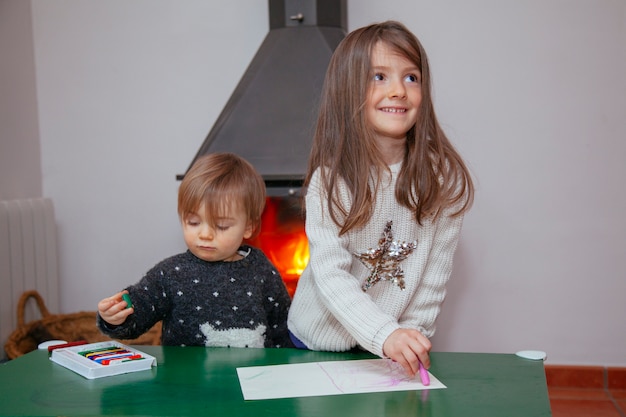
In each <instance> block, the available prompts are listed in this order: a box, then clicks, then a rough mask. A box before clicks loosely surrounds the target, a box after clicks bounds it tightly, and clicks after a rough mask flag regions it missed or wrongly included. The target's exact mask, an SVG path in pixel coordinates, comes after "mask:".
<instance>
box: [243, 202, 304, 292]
mask: <svg viewBox="0 0 626 417" xmlns="http://www.w3.org/2000/svg"><path fill="white" fill-rule="evenodd" d="M247 243H250V244H251V245H252V246H255V247H257V248H259V249H261V250H262V251H263V252H264V253H265V255H266V256H267V257H268V258H269V260H270V261H271V262H272V263H273V264H274V266H275V267H276V268H277V269H278V272H279V273H280V275H281V277H282V279H283V281H284V282H285V286H286V287H287V291H288V292H289V295H291V296H292V297H293V294H294V292H295V290H296V285H297V284H298V278H300V274H302V271H303V270H304V268H305V267H306V265H307V263H308V262H309V243H308V241H307V237H306V234H305V232H304V214H303V211H302V204H301V197H300V196H298V195H290V196H282V197H277V196H270V197H267V201H266V204H265V211H264V212H263V217H262V224H261V232H260V233H259V235H258V236H257V237H255V238H254V239H250V240H249V241H248V242H247Z"/></svg>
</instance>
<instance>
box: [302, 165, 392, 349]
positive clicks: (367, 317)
mask: <svg viewBox="0 0 626 417" xmlns="http://www.w3.org/2000/svg"><path fill="white" fill-rule="evenodd" d="M319 181H320V178H319V171H318V173H316V174H315V175H314V176H313V178H312V181H311V183H310V186H309V190H308V191H307V196H306V213H307V217H306V233H307V236H308V239H309V250H310V260H309V264H310V267H311V269H312V275H313V276H314V277H315V278H314V280H315V285H316V287H317V289H318V291H317V292H318V294H319V296H320V298H321V301H322V303H323V304H324V305H325V306H326V308H327V309H328V311H329V312H330V313H331V314H332V315H333V316H334V317H335V319H336V320H337V321H338V322H339V323H340V324H341V326H343V328H345V330H346V331H347V332H348V333H349V334H350V335H351V336H352V337H353V338H354V339H355V340H356V341H357V343H358V344H359V345H361V346H362V347H363V348H365V349H367V350H369V351H370V352H372V353H374V354H376V355H379V356H383V353H382V345H383V343H384V341H385V340H386V339H387V337H388V336H389V335H390V334H391V333H392V332H393V331H394V330H396V329H398V328H399V327H400V326H399V324H398V322H397V320H396V318H394V317H393V316H391V315H390V314H387V313H385V312H384V311H383V310H382V309H381V308H380V307H379V306H378V305H376V304H375V303H374V301H373V300H372V299H371V297H369V296H368V295H367V294H366V293H365V292H363V290H362V289H361V282H360V280H359V279H357V278H356V277H355V276H354V275H352V274H351V273H350V268H351V265H352V262H353V255H352V253H351V251H350V250H349V249H348V247H349V238H348V236H347V235H343V236H339V228H338V227H337V225H336V224H335V223H334V222H333V221H332V219H331V218H330V215H329V214H328V213H329V211H328V204H327V200H326V198H325V195H324V193H323V192H322V191H320V186H319ZM346 198H347V195H346ZM303 302H305V303H306V300H305V301H303ZM313 332H315V329H312V332H311V334H312V333H313ZM315 333H317V334H318V335H319V337H325V336H327V335H328V333H326V332H324V331H323V330H322V329H319V331H317V332H315ZM313 343H314V344H319V345H321V346H329V345H332V341H329V340H318V341H313ZM337 350H340V349H337Z"/></svg>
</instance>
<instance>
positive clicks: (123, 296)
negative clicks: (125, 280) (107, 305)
mask: <svg viewBox="0 0 626 417" xmlns="http://www.w3.org/2000/svg"><path fill="white" fill-rule="evenodd" d="M122 299H123V300H124V301H126V308H131V307H132V306H133V303H132V301H130V295H128V294H122Z"/></svg>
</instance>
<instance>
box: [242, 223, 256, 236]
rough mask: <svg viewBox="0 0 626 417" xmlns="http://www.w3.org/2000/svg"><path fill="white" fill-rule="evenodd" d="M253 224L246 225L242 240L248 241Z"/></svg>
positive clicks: (252, 230)
mask: <svg viewBox="0 0 626 417" xmlns="http://www.w3.org/2000/svg"><path fill="white" fill-rule="evenodd" d="M254 229H255V227H254V224H252V223H250V222H248V224H247V225H246V230H244V232H243V238H244V239H250V237H252V233H253V232H254Z"/></svg>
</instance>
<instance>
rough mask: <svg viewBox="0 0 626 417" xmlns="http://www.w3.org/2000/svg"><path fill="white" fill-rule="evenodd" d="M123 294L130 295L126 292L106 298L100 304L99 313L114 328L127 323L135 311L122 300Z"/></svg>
mask: <svg viewBox="0 0 626 417" xmlns="http://www.w3.org/2000/svg"><path fill="white" fill-rule="evenodd" d="M122 294H128V291H126V290H124V291H121V292H118V293H117V294H115V295H113V296H111V297H108V298H105V299H103V300H101V301H100V302H99V303H98V313H99V314H100V317H102V319H103V320H104V321H106V322H107V323H109V324H112V325H114V326H119V325H120V324H122V323H124V321H126V317H128V316H129V315H131V314H133V312H134V311H135V310H134V309H133V308H132V307H130V308H128V304H127V303H126V301H124V299H123V298H122Z"/></svg>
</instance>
